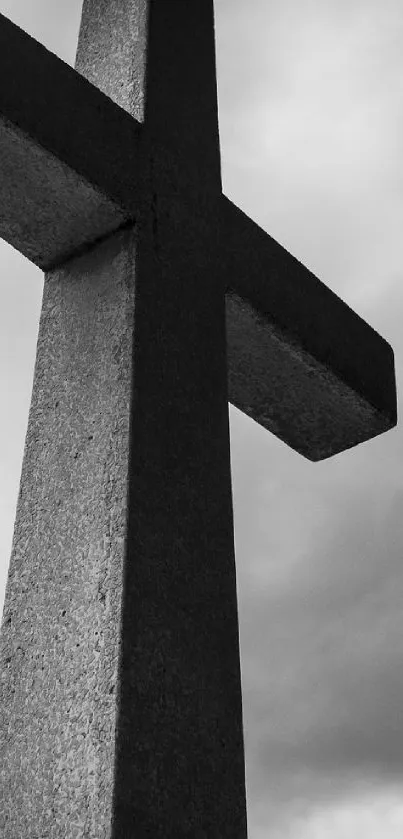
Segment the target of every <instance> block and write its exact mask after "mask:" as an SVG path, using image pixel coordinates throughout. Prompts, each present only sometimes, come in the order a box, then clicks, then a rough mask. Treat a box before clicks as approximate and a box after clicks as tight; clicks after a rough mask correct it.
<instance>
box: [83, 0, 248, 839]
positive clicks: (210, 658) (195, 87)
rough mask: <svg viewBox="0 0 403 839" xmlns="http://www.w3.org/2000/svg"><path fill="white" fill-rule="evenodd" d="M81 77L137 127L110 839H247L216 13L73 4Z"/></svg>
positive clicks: (203, 1) (195, 2)
mask: <svg viewBox="0 0 403 839" xmlns="http://www.w3.org/2000/svg"><path fill="white" fill-rule="evenodd" d="M76 66H77V69H79V70H80V72H83V73H84V74H85V75H86V76H87V77H88V78H89V79H90V80H91V81H92V82H93V83H95V84H97V85H99V87H101V88H102V89H103V90H104V92H106V93H107V94H108V95H110V96H111V97H112V98H113V99H115V101H117V102H118V103H119V104H120V105H121V106H122V107H124V108H126V109H127V110H128V111H129V112H130V113H132V114H133V115H134V116H136V117H137V118H138V119H140V120H142V121H143V122H144V135H143V137H144V162H143V165H144V169H145V172H146V173H145V174H144V189H145V194H144V196H143V198H144V208H145V210H144V215H143V217H142V218H140V219H139V220H138V226H137V227H138V231H137V232H138V238H137V251H136V310H135V311H136V329H135V345H134V365H133V373H134V378H133V413H132V420H131V422H132V429H131V435H132V437H131V447H132V448H131V458H130V486H129V509H128V540H127V553H126V565H125V581H124V587H123V592H124V596H123V607H122V608H123V611H122V615H123V618H122V642H121V643H122V647H121V659H120V693H119V716H118V727H117V751H116V757H117V760H116V778H115V798H114V831H115V833H114V836H115V837H116V839H117V838H118V837H120V836H123V835H129V833H130V831H131V830H133V831H136V830H137V831H138V833H139V836H143V835H144V836H145V835H152V836H154V837H161V839H162V837H164V839H165V837H166V836H168V835H172V836H173V835H175V836H178V837H180V836H183V837H185V836H189V837H190V836H195V837H196V836H200V837H202V836H206V837H207V836H208V837H213V836H214V837H215V836H216V837H224V836H228V837H230V836H231V837H237V839H244V837H245V836H246V811H245V776H244V752H243V733H242V703H241V689H240V666H239V642H238V623H237V601H236V580H235V564H234V548H233V522H232V499H231V482H230V461H229V429H228V406H227V388H226V376H227V373H226V353H225V318H224V287H223V285H222V281H221V278H220V272H219V254H217V248H216V246H217V242H216V238H215V235H216V229H215V228H216V224H215V199H216V198H219V196H220V194H221V176H220V155H219V137H218V115H217V88H216V68H215V39H214V14H213V0H192V2H189V3H184V2H183V0H169V2H167V0H151V2H149V3H146V2H144V1H143V0H121V2H118V3H112V2H105V0H102V2H101V3H99V0H86V2H85V4H84V13H83V25H82V30H81V36H80V42H79V48H78V53H77V65H76ZM144 499H146V503H145V501H144Z"/></svg>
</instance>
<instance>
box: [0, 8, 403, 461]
mask: <svg viewBox="0 0 403 839" xmlns="http://www.w3.org/2000/svg"><path fill="white" fill-rule="evenodd" d="M208 5H209V4H208ZM206 8H207V6H206V4H204V6H203V5H202V4H198V3H196V4H194V3H193V4H183V3H178V2H173V3H165V4H164V3H154V4H151V15H152V16H154V19H153V20H151V23H150V20H149V19H148V15H147V4H146V3H137V4H134V5H133V4H129V5H125V4H118V7H117V9H116V8H115V9H114V10H113V11H111V4H108V3H105V2H101V3H98V4H96V5H95V4H94V3H91V2H87V3H86V4H85V5H84V14H83V22H82V27H81V36H80V44H79V49H78V56H77V69H78V70H79V72H76V71H75V70H72V69H71V68H70V67H68V66H67V65H66V64H64V63H63V62H62V61H60V60H59V59H58V58H57V57H55V56H54V55H52V54H51V53H49V52H48V51H47V50H46V49H45V48H44V47H42V46H41V45H40V44H38V43H37V42H36V41H34V40H33V39H32V38H31V37H29V36H28V35H27V34H25V33H24V32H23V31H21V30H20V29H19V28H18V27H16V26H14V25H13V24H12V23H11V22H10V21H8V20H7V19H6V18H4V17H3V16H0V77H1V78H3V79H4V78H5V79H7V84H6V85H3V84H2V85H1V87H0V150H1V156H0V177H1V201H0V234H1V235H2V237H3V238H4V239H6V240H7V241H8V242H10V243H11V244H12V245H13V246H14V247H16V248H17V249H18V250H20V251H21V253H23V254H24V255H25V256H27V257H28V258H29V259H30V260H32V261H33V262H34V263H35V264H36V265H38V266H39V267H41V268H42V269H43V270H47V269H49V268H52V267H54V266H57V265H59V264H61V263H63V262H64V261H65V260H66V259H67V258H69V257H71V256H72V255H75V254H77V253H80V252H81V251H83V250H85V249H86V248H89V247H91V246H92V245H93V244H94V243H96V242H99V241H100V240H102V239H104V238H107V237H108V236H110V234H111V233H112V232H114V231H116V230H118V229H120V228H124V227H125V226H126V225H131V224H132V223H133V221H134V220H136V219H137V218H140V217H141V214H142V212H143V208H144V205H147V206H151V204H152V201H153V200H154V201H155V200H156V196H157V197H158V200H159V201H160V202H161V201H162V202H163V201H164V197H165V200H166V201H169V197H170V195H173V194H175V196H178V195H182V196H183V202H184V204H185V205H186V202H187V201H188V196H189V195H194V194H196V195H197V201H198V205H199V207H200V206H203V207H204V210H205V213H206V217H208V216H210V217H212V216H213V217H214V219H215V225H214V227H215V236H214V237H213V238H212V241H211V248H212V249H215V251H216V259H217V260H218V263H219V267H220V275H221V278H222V283H223V291H225V292H226V324H227V359H228V397H229V400H230V401H231V402H232V403H233V404H234V405H236V406H237V407H238V408H239V409H241V410H242V411H244V412H245V413H246V414H248V415H249V416H251V417H252V418H253V419H254V420H256V421H257V422H259V423H260V424H261V425H263V426H264V427H265V428H268V429H269V430H270V431H272V432H273V433H274V434H276V435H277V436H278V437H279V438H280V439H282V440H283V441H285V442H286V443H287V444H288V445H290V446H291V447H292V448H294V449H295V450H297V451H298V452H300V453H301V454H303V455H304V456H306V457H307V458H309V459H311V460H313V461H316V460H321V459H323V458H326V457H329V456H331V455H333V454H335V453H337V452H340V451H343V450H344V449H347V448H349V447H351V446H354V445H356V444H357V443H360V442H362V441H364V440H367V439H369V438H371V437H373V436H375V435H377V434H380V433H382V432H384V431H387V430H388V429H390V428H392V427H393V426H394V425H395V424H396V392H395V377H394V360H393V351H392V349H391V347H390V346H389V344H388V343H387V342H386V341H385V340H384V339H383V338H381V337H380V336H379V335H378V334H377V333H376V332H375V331H374V330H373V329H372V328H371V327H370V326H368V324H366V323H365V322H364V321H363V320H362V319H361V318H360V317H359V316H358V315H356V314H355V313H354V312H353V311H352V310H351V309H350V308H349V307H348V306H347V305H346V304H345V303H343V302H342V301H341V300H340V299H339V298H338V297H337V296H336V295H335V294H333V293H332V292H331V291H330V290H329V289H328V288H327V287H326V286H325V285H323V283H321V282H320V281H319V280H318V279H317V278H316V277H315V276H314V275H313V274H312V273H311V272H310V271H308V270H307V269H306V268H305V267H304V266H303V265H301V263H299V262H298V261H297V260H296V259H295V258H294V257H292V256H291V255H290V254H289V253H287V251H286V250H285V249H284V248H282V247H281V246H280V245H279V244H277V243H276V242H275V241H274V240H273V239H272V238H271V237H270V236H268V235H267V234H266V233H264V231H262V230H261V229H260V228H259V227H258V226H257V225H256V224H254V222H253V221H251V220H250V219H249V218H247V217H246V216H245V215H244V213H242V212H241V210H239V209H237V208H236V207H235V206H234V205H233V204H232V203H231V201H229V200H228V199H227V198H226V197H225V196H223V195H222V192H221V180H220V162H219V150H218V148H219V147H218V133H217V132H218V129H217V127H216V123H217V114H216V96H215V85H216V81H215V63H214V39H213V37H212V33H211V32H210V31H209V30H208V27H209V22H210V18H209V15H210V12H209V11H208V13H207V14H206V13H205V10H206ZM129 9H130V15H129V11H128V10H129ZM202 9H203V11H201V10H202ZM111 15H114V16H120V17H122V15H129V16H130V20H129V18H128V20H127V21H126V24H127V26H129V25H130V27H131V31H132V32H135V33H136V38H135V41H130V39H128V41H127V49H130V50H132V52H134V59H133V61H132V62H128V61H127V56H126V55H125V53H124V49H125V48H123V47H122V48H121V49H120V51H119V50H118V49H117V48H116V47H113V49H115V53H114V55H113V56H111V55H109V62H110V65H109V66H110V67H111V68H112V70H111V71H110V72H109V73H108V74H107V76H105V73H103V62H102V55H105V54H108V50H109V51H110V50H111V49H112V46H111V44H110V43H109V42H108V37H109V36H108V32H110V23H111V21H110V20H108V16H109V17H110V16H111ZM136 16H137V19H134V17H136ZM120 24H121V21H118V22H117V25H120ZM195 27H196V28H198V32H199V35H200V42H201V43H203V44H204V48H203V49H202V50H198V51H197V56H196V58H195V59H194V60H193V53H192V50H194V38H193V39H192V38H190V37H189V33H190V32H191V31H192V28H193V29H194V28H195ZM148 30H149V32H148ZM148 35H150V37H149V40H147V39H148ZM146 42H147V48H146ZM97 55H99V56H100V58H99V61H98V63H97V61H96V60H95V61H94V56H95V57H96V56H97ZM136 55H137V56H138V59H137V60H136ZM174 57H176V58H174ZM97 68H98V69H97ZM84 76H87V77H88V78H84ZM100 88H102V89H103V90H101V89H100ZM176 92H177V95H176ZM184 103H185V104H186V107H183V106H184ZM22 169H23V172H24V176H23V177H21V170H22ZM206 170H208V173H209V175H208V178H205V177H204V172H205V171H206ZM192 200H193V199H192Z"/></svg>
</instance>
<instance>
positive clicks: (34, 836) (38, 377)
mask: <svg viewBox="0 0 403 839" xmlns="http://www.w3.org/2000/svg"><path fill="white" fill-rule="evenodd" d="M0 176H1V181H0V183H1V188H0V233H1V235H2V236H3V238H4V239H6V240H7V241H8V242H9V243H11V244H12V245H13V246H14V247H15V248H17V249H18V250H19V251H20V252H21V253H23V254H24V255H25V256H27V257H28V258H29V259H30V260H31V261H32V262H34V263H35V264H36V265H38V266H39V267H40V268H41V269H43V270H44V271H45V272H46V276H45V285H44V295H43V306H42V313H41V320H40V327H39V336H38V346H37V357H36V365H35V373H34V384H33V393H32V403H31V409H30V415H29V422H28V431H27V438H26V445H25V452H24V460H23V468H22V477H21V485H20V492H19V498H18V505H17V515H16V524H15V531H14V540H13V548H12V557H11V562H10V570H9V578H8V584H7V590H6V598H5V606H4V614H3V624H2V634H1V647H0V651H1V745H0V754H1V807H0V825H1V835H2V837H3V839H45V837H46V839H56V837H57V839H61V837H64V838H65V839H79V837H80V839H81V837H87V839H146V837H147V839H151V837H152V839H185V837H189V839H190V837H191V838H192V839H224V837H225V839H227V837H228V839H245V837H246V835H247V827H246V804H245V774H244V748H243V729H242V701H241V682H240V666H239V639H238V618H237V597H236V576H235V562H234V542H233V517H232V496H231V472H230V452H229V427H228V401H231V402H232V403H233V404H234V405H236V406H237V407H238V408H240V409H241V410H242V411H244V412H245V413H246V414H248V415H249V416H250V417H252V418H253V419H254V420H256V421H257V422H259V423H260V424H262V425H263V426H264V427H265V428H267V429H268V430H270V431H272V432H273V433H274V434H276V435H277V436H278V437H280V438H281V439H282V440H283V441H285V442H286V443H287V444H288V445H290V446H292V447H293V448H294V449H296V450H297V451H298V452H300V453H301V454H302V455H304V456H305V457H308V458H310V459H311V460H313V461H315V460H321V459H323V458H326V457H330V456H331V455H334V454H336V453H338V452H340V451H343V450H345V449H347V448H349V447H351V446H355V445H357V444H358V443H360V442H362V441H364V440H368V439H369V438H371V437H373V436H375V435H377V434H380V433H382V432H385V431H387V430H388V429H390V428H392V427H393V426H394V425H395V424H396V393H395V378H394V361H393V352H392V350H391V348H390V346H389V345H388V344H387V343H386V341H384V340H383V339H382V338H381V337H380V336H379V335H378V334H377V333H376V332H375V331H374V330H373V329H372V328H371V327H370V326H368V325H367V324H366V323H364V321H363V320H361V318H360V317H359V316H358V315H357V314H355V313H354V312H353V311H352V310H351V309H350V308H349V307H348V306H347V305H346V304H345V303H343V302H342V301H341V300H340V299H339V298H338V297H337V296H336V295H335V294H333V293H332V292H331V291H330V290H329V289H327V288H326V286H324V285H323V284H322V283H321V282H320V281H319V280H318V279H317V278H316V277H315V276H313V274H312V273H310V272H309V271H308V270H307V269H306V268H305V267H304V266H303V265H301V264H300V263H299V262H298V261H297V260H296V259H295V258H294V257H292V256H291V255H290V254H289V253H287V252H286V251H285V250H284V248H282V247H281V246H280V245H279V244H277V243H276V242H275V241H274V240H273V239H272V238H271V237H270V236H269V235H267V234H266V233H265V232H264V231H263V230H261V229H260V228H259V227H258V226H257V225H256V224H255V223H254V222H253V221H252V220H250V219H248V218H247V216H245V215H244V213H243V212H242V211H241V210H240V209H238V208H237V207H236V206H235V205H234V204H232V203H231V201H229V200H228V199H227V198H226V197H225V196H224V195H223V193H222V185H221V176H220V150H219V134H218V118H217V92H216V68H215V44H214V18H213V0H191V2H190V0H189V1H188V2H184V0H85V2H84V6H83V14H82V22H81V29H80V36H79V42H78V50H77V59H76V69H75V70H74V69H72V68H70V67H69V66H67V65H66V64H64V63H63V62H62V61H60V60H59V59H58V58H56V57H55V56H54V55H52V54H51V53H50V52H48V51H47V50H46V49H45V48H44V47H43V46H41V45H40V44H38V43H37V42H36V41H35V40H34V39H32V38H31V37H30V36H29V35H27V34H25V33H24V32H23V31H22V30H20V29H19V28H18V27H16V26H14V25H13V24H12V23H11V22H10V21H8V20H7V19H6V18H4V17H3V16H0ZM267 200H270V197H269V196H268V199H267ZM268 643H270V639H268Z"/></svg>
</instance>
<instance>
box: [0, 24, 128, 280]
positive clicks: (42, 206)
mask: <svg viewBox="0 0 403 839" xmlns="http://www.w3.org/2000/svg"><path fill="white" fill-rule="evenodd" d="M0 77H1V78H2V79H7V84H2V85H0V142H1V146H0V148H1V154H0V178H1V194H0V234H1V236H2V237H3V238H4V239H6V240H7V241H8V242H9V243H10V244H11V245H13V246H14V247H15V248H17V249H18V250H20V251H21V252H22V253H23V254H24V255H25V256H27V257H28V258H29V259H31V260H32V261H33V262H35V263H36V264H37V265H39V266H40V267H41V268H44V269H45V268H48V267H50V266H51V265H52V266H53V265H54V264H57V263H60V262H61V261H62V260H63V259H65V258H66V256H69V255H70V254H71V252H72V250H74V249H75V250H79V249H80V248H81V247H83V245H86V244H89V243H91V242H94V241H96V240H97V239H100V238H102V237H104V236H106V235H108V234H110V232H111V231H113V230H115V229H116V228H117V227H119V226H121V224H123V223H125V221H126V220H127V219H133V218H134V217H135V215H136V210H137V200H138V194H139V189H138V188H137V187H136V177H137V176H138V175H139V173H140V172H141V165H140V154H141V150H140V135H141V126H140V124H139V123H138V122H137V121H136V120H135V119H133V118H131V117H130V116H129V115H128V114H127V113H126V112H125V111H124V110H122V109H121V108H119V107H117V105H116V104H115V103H114V102H112V101H111V100H110V99H109V98H108V97H107V96H105V95H104V94H103V93H102V92H101V91H100V90H98V89H97V88H96V87H94V86H93V85H91V84H90V83H89V82H87V81H86V80H84V79H83V78H82V77H81V76H80V75H79V74H78V73H76V72H75V71H74V70H73V69H72V68H71V67H69V66H68V65H67V64H65V63H64V62H63V61H61V60H60V59H59V58H57V57H56V56H55V55H52V53H50V52H48V50H46V49H45V48H44V47H43V46H42V45H41V44H39V43H38V42H37V41H35V40H34V39H33V38H31V37H30V36H29V35H27V34H26V33H25V32H23V31H22V30H21V29H20V28H19V27H18V26H15V25H14V24H13V23H11V22H10V21H9V20H7V18H5V17H4V16H3V15H0ZM117 144H118V146H117ZM117 147H118V148H119V153H117ZM63 208H65V209H64V212H63Z"/></svg>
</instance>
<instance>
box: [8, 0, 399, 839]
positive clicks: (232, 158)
mask: <svg viewBox="0 0 403 839" xmlns="http://www.w3.org/2000/svg"><path fill="white" fill-rule="evenodd" d="M80 8H81V0H69V2H68V3H67V2H65V0H0V11H1V12H2V13H3V14H6V15H7V16H9V17H10V18H11V19H12V20H14V21H15V22H16V23H18V24H19V25H20V26H22V27H23V28H24V29H26V30H27V31H28V32H30V33H31V34H32V35H34V36H35V37H36V38H37V39H38V40H40V41H42V42H43V43H44V44H45V45H46V46H47V47H48V48H49V49H52V50H53V51H54V52H56V53H58V54H59V55H60V56H61V57H62V58H63V59H64V60H66V61H68V62H69V63H73V61H74V50H75V41H76V37H77V33H78V26H79V17H80ZM216 26H217V59H218V85H219V105H220V129H221V147H222V166H223V179H224V190H225V192H226V193H227V195H228V196H229V197H230V198H231V199H232V200H233V201H234V202H235V203H236V204H238V206H240V207H241V208H242V209H243V210H244V211H245V212H247V213H248V214H249V215H250V216H251V217H252V218H253V219H254V220H255V221H257V222H258V223H259V224H260V225H261V226H262V227H263V228H264V229H266V230H267V231H268V232H270V234H271V235H272V236H274V237H275V238H277V239H278V241H280V242H281V243H282V244H283V245H285V246H286V247H287V249H288V250H290V251H291V252H292V253H294V254H295V256H297V257H298V258H299V259H300V260H301V261H303V262H305V264H306V265H307V266H308V267H309V268H310V269H311V270H313V271H314V272H315V273H316V274H317V275H318V276H319V277H320V278H321V279H322V280H324V282H326V283H327V284H328V285H329V286H330V287H331V288H332V289H333V290H334V291H336V292H337V293H338V294H339V295H340V296H341V297H343V299H344V300H346V302H347V303H349V305H351V306H352V307H353V308H355V309H356V310H357V311H358V312H359V314H361V315H362V316H363V317H364V318H365V319H366V320H368V321H369V322H370V323H371V324H372V325H373V326H374V327H375V328H376V329H377V330H378V331H379V332H381V333H382V334H383V335H384V336H385V337H386V338H387V339H388V340H389V341H390V342H391V343H392V345H393V346H394V349H395V353H396V364H397V376H398V386H399V380H400V379H401V375H400V372H401V356H402V352H403V335H402V330H401V328H399V327H400V321H401V319H402V314H403V292H402V291H401V284H402V277H403V247H402V232H401V231H402V221H403V165H402V162H401V156H402V155H401V149H402V148H403V49H402V47H403V6H402V3H401V0H247V2H245V0H216ZM0 272H1V292H0V293H1V306H0V392H1V393H3V406H2V411H1V412H0V463H1V472H0V524H1V527H0V555H1V562H0V575H1V580H0V588H1V596H0V609H1V608H2V598H3V589H4V583H5V578H6V573H7V565H8V559H9V554H10V547H11V537H12V528H13V521H14V513H15V504H16V498H17V492H18V483H19V474H20V468H21V459H22V450H23V444H24V436H25V431H26V424H27V415H28V408H29V401H30V392H31V386H32V374H33V364H34V356H35V343H36V336H37V328H38V319H39V312H40V303H41V293H42V276H41V274H40V272H38V271H37V270H36V269H35V268H33V267H32V266H31V265H29V264H28V262H27V261H26V260H24V259H23V258H22V257H20V256H19V255H18V254H17V253H16V252H15V251H13V250H12V249H11V248H10V247H8V246H7V245H5V244H2V243H0ZM231 440H232V467H233V486H234V505H235V530H236V534H235V535H236V556H237V570H238V592H239V610H240V632H241V653H242V679H243V696H244V722H245V744H246V768H247V790H248V819H249V839H280V837H281V839H356V837H357V835H365V837H366V839H398V837H399V839H401V836H402V831H403V795H402V793H403V561H402V559H403V558H402V553H403V478H402V471H401V462H402V456H401V455H402V450H403V438H402V432H401V431H400V430H399V429H398V430H396V431H393V432H389V433H388V434H387V435H384V436H382V437H380V438H378V439H376V440H374V441H372V442H371V441H370V442H368V443H366V444H364V445H362V446H359V447H358V448H356V449H354V450H352V451H348V452H346V453H344V454H342V455H338V456H336V457H335V458H332V459H331V460H329V461H326V462H324V463H322V464H311V463H309V462H308V461H306V460H304V459H303V458H301V457H300V456H299V455H297V454H296V453H295V452H293V451H291V450H290V449H288V448H287V447H286V446H285V445H284V444H282V443H280V442H279V441H278V440H276V439H275V438H274V437H273V436H272V435H270V434H269V433H268V432H266V431H265V430H264V429H262V428H260V427H259V426H258V425H256V424H255V423H253V422H252V421H251V420H248V419H246V418H245V417H244V416H243V415H241V414H240V413H239V412H238V411H236V410H235V409H231Z"/></svg>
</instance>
